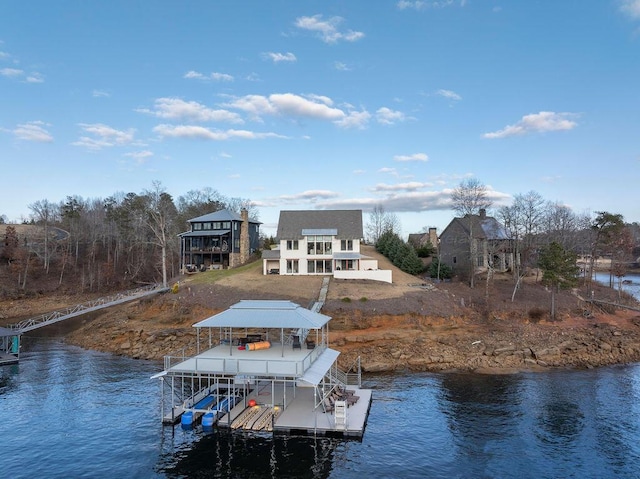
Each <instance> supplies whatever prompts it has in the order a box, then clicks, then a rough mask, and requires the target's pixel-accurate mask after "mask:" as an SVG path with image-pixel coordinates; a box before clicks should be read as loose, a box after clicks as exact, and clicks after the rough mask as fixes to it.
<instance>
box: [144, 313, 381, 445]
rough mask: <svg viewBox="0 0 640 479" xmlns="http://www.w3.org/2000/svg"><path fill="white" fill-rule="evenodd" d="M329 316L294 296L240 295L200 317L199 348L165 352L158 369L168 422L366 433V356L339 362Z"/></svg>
mask: <svg viewBox="0 0 640 479" xmlns="http://www.w3.org/2000/svg"><path fill="white" fill-rule="evenodd" d="M330 319H331V318H329V317H328V316H325V315H323V314H320V313H318V312H317V311H312V310H308V309H305V308H302V307H300V306H299V305H297V304H295V303H291V302H289V301H241V302H240V303H237V304H236V305H234V306H232V307H231V308H230V309H228V310H227V311H224V312H222V313H219V314H217V315H214V316H212V317H210V318H207V319H205V320H203V321H200V322H199V323H196V324H195V325H194V327H196V328H198V329H197V337H198V353H197V354H196V355H195V356H192V357H184V356H167V357H165V369H164V371H162V372H161V373H158V374H156V375H154V376H153V378H155V379H160V380H161V381H162V398H163V406H162V409H163V411H162V421H163V423H164V424H176V423H177V422H179V421H180V422H181V423H182V425H183V426H185V425H186V426H189V427H192V426H193V425H196V424H197V423H198V421H199V420H202V421H203V425H204V418H206V419H207V425H208V424H209V422H211V423H212V425H213V424H215V426H216V427H220V428H228V429H232V430H244V431H247V430H251V431H268V432H273V433H285V434H309V435H331V436H340V437H355V438H361V437H362V436H363V434H364V430H365V427H366V422H367V419H368V415H369V410H370V407H371V401H372V391H371V390H369V389H363V388H362V387H361V375H360V366H359V360H358V361H356V362H355V363H354V364H353V365H352V366H351V367H350V368H349V369H348V370H347V371H346V372H344V371H341V370H340V369H339V368H338V365H337V359H338V356H339V354H340V353H339V352H338V351H336V350H333V349H331V348H329V347H328V327H327V323H328V322H329V320H330ZM203 333H204V334H203ZM166 388H168V392H167V391H166ZM167 400H168V401H167ZM165 402H168V403H169V404H168V411H167V408H166V407H165V406H166V405H165ZM181 418H182V419H181Z"/></svg>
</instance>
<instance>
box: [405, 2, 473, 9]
mask: <svg viewBox="0 0 640 479" xmlns="http://www.w3.org/2000/svg"><path fill="white" fill-rule="evenodd" d="M466 3H467V2H466V0H429V1H427V0H414V1H410V0H400V1H399V2H398V3H397V4H396V6H397V7H398V9H399V10H407V9H412V10H426V9H427V8H444V7H450V6H452V5H460V6H461V7H464V6H465V5H466Z"/></svg>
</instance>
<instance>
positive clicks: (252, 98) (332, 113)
mask: <svg viewBox="0 0 640 479" xmlns="http://www.w3.org/2000/svg"><path fill="white" fill-rule="evenodd" d="M332 103H333V102H332V100H331V99H330V98H328V97H324V96H317V95H309V97H308V98H305V97H302V96H300V95H295V94H293V93H274V94H272V95H269V96H268V97H266V96H262V95H246V96H244V97H241V98H235V99H233V100H232V101H230V102H228V103H226V104H225V105H224V106H226V107H228V108H235V109H238V110H242V111H244V112H246V113H248V114H250V115H251V116H252V117H254V119H260V118H261V117H262V116H263V115H271V116H278V115H280V116H287V115H288V116H293V117H304V118H314V119H318V120H329V121H337V120H341V119H343V118H344V117H345V116H346V115H345V113H344V112H343V111H342V110H340V109H338V108H332V107H331V106H330V105H331V104H332Z"/></svg>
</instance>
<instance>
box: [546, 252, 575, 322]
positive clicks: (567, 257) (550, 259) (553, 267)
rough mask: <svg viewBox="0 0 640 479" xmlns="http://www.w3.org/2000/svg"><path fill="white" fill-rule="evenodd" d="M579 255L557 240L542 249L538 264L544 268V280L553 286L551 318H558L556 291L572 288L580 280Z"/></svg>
mask: <svg viewBox="0 0 640 479" xmlns="http://www.w3.org/2000/svg"><path fill="white" fill-rule="evenodd" d="M577 259H578V257H577V255H576V254H575V253H573V252H572V251H567V250H565V249H564V248H563V247H562V245H561V244H560V243H556V242H555V241H554V242H552V243H551V244H549V245H548V246H546V247H544V248H543V249H542V250H541V251H540V256H539V258H538V266H539V267H540V269H542V282H543V283H544V284H547V285H549V286H550V287H551V320H552V321H553V320H555V319H556V302H555V300H556V291H557V290H558V289H559V288H570V287H572V286H575V285H576V284H577V282H578V273H579V271H580V270H579V268H578V266H577V264H576V260H577Z"/></svg>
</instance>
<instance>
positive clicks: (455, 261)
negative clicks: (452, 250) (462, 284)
mask: <svg viewBox="0 0 640 479" xmlns="http://www.w3.org/2000/svg"><path fill="white" fill-rule="evenodd" d="M457 262H458V258H456V257H455V256H454V257H453V264H456V263H457Z"/></svg>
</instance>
